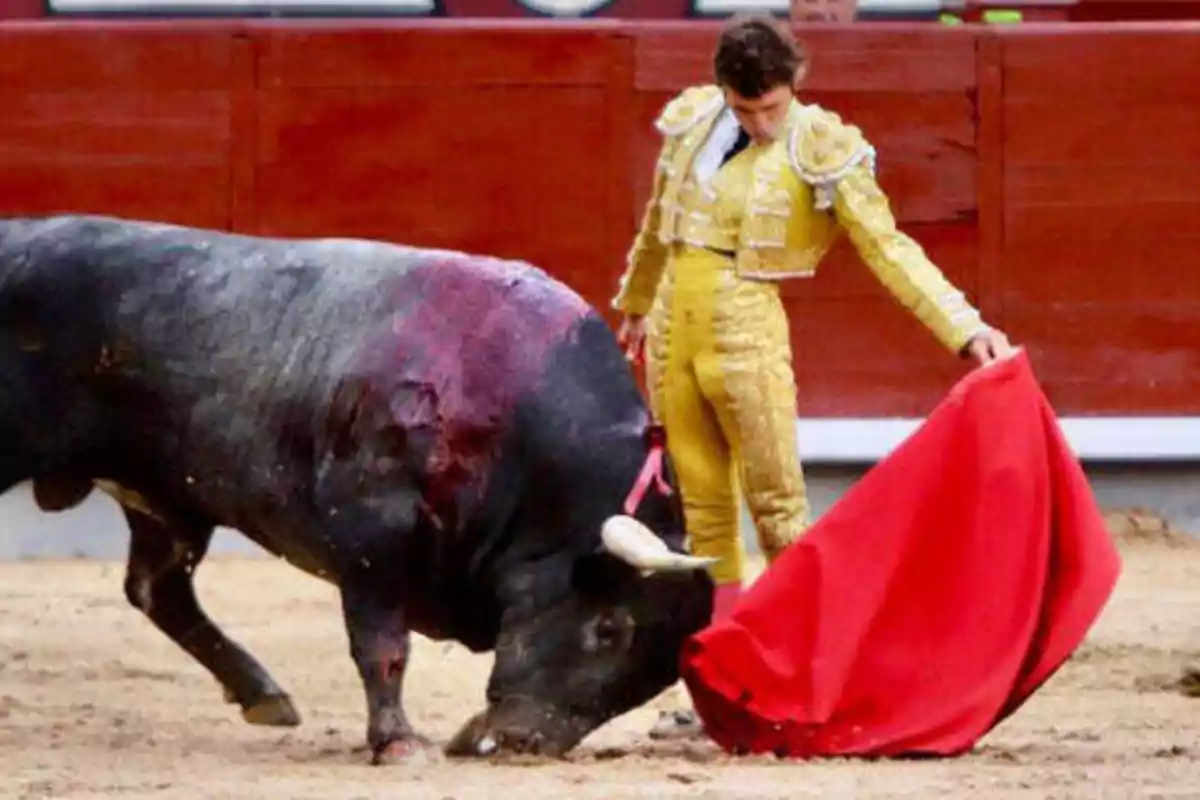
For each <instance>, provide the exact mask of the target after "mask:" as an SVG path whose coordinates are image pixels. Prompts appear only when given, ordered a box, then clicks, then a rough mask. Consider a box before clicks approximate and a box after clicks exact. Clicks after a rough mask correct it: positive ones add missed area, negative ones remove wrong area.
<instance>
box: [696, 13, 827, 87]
mask: <svg viewBox="0 0 1200 800" xmlns="http://www.w3.org/2000/svg"><path fill="white" fill-rule="evenodd" d="M806 60H807V55H806V54H805V52H804V48H803V46H802V45H800V43H799V42H797V41H796V40H795V38H794V37H793V36H792V34H791V32H790V31H789V30H788V29H787V28H786V27H785V26H784V25H783V24H782V23H779V22H777V21H776V20H775V18H774V17H771V16H769V15H762V14H753V15H744V16H743V15H739V16H735V17H734V18H733V19H731V20H730V22H729V24H728V25H726V26H725V29H724V30H723V31H721V35H720V38H718V39H717V49H716V52H715V53H714V54H713V73H714V77H715V78H716V80H717V83H718V84H720V85H721V86H723V87H725V88H728V89H732V90H733V91H735V92H737V93H738V94H740V95H741V96H742V97H746V98H750V99H753V98H756V97H761V96H762V95H764V94H766V93H767V92H769V91H771V90H772V89H774V88H776V87H778V86H791V85H792V81H793V79H794V78H795V76H796V71H797V70H798V69H799V68H800V67H801V66H802V65H803V64H804V63H805V61H806Z"/></svg>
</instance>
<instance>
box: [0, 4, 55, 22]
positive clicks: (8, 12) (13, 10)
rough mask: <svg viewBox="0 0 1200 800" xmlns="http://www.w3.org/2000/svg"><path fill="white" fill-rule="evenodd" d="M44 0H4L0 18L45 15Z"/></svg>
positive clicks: (0, 7)
mask: <svg viewBox="0 0 1200 800" xmlns="http://www.w3.org/2000/svg"><path fill="white" fill-rule="evenodd" d="M45 13H46V0H4V2H2V3H0V19H34V18H36V17H42V16H45Z"/></svg>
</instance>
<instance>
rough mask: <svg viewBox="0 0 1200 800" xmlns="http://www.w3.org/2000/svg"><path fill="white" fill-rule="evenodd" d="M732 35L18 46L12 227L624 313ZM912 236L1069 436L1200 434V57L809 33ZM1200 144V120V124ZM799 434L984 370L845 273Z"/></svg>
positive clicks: (1116, 42)
mask: <svg viewBox="0 0 1200 800" xmlns="http://www.w3.org/2000/svg"><path fill="white" fill-rule="evenodd" d="M712 31H713V27H712V25H710V24H704V23H655V24H638V25H634V24H632V23H621V22H617V21H609V22H599V21H596V22H592V23H565V22H544V23H539V22H519V23H510V24H506V25H496V24H494V23H487V22H485V21H473V22H451V21H422V22H404V21H398V22H394V23H383V24H371V23H358V22H355V23H349V22H321V21H308V22H297V21H275V22H238V21H228V22H200V21H196V22H189V23H179V22H173V23H170V24H137V23H119V22H88V23H82V22H74V23H61V24H60V23H42V24H37V25H21V26H15V25H14V26H10V27H7V28H6V27H4V26H0V52H3V53H5V58H4V59H0V95H2V96H3V97H4V98H5V100H4V103H5V113H4V114H3V115H2V116H0V213H37V212H49V211H59V210H85V211H100V212H108V213H117V214H123V215H128V216H136V217H148V218H154V219H164V220H171V221H177V222H184V223H189V224H195V225H207V226H214V227H222V228H230V229H235V230H241V231H247V232H255V233H264V234H287V235H308V234H312V235H327V234H334V235H342V236H347V235H349V236H370V237H378V238H384V239H390V240H395V241H402V242H408V243H413V244H422V245H432V246H441V247H455V248H464V249H470V250H480V251H486V252H490V253H498V254H502V255H509V256H518V257H522V258H527V259H530V260H532V261H535V262H538V263H539V264H542V265H544V266H545V267H547V268H548V269H550V270H551V271H553V272H554V273H556V274H557V275H559V276H560V277H562V278H563V279H564V280H566V281H568V282H569V283H570V284H571V285H573V286H574V287H576V288H577V289H578V290H580V291H581V292H582V293H583V294H584V295H585V296H587V297H588V299H589V300H591V301H593V302H594V303H596V304H597V305H600V306H602V307H606V306H607V302H608V299H609V297H610V296H611V294H612V292H613V290H614V288H615V285H616V280H617V277H618V275H619V272H620V270H621V267H622V261H623V257H624V253H625V250H626V248H627V247H628V244H629V241H630V238H631V237H632V235H633V233H634V226H635V223H636V220H637V218H638V216H639V215H640V212H641V204H642V203H643V202H644V199H645V194H646V191H647V188H648V180H649V169H650V165H651V163H652V161H653V158H654V153H655V146H656V139H655V136H654V133H653V131H652V129H651V127H650V122H651V120H652V118H653V116H654V114H655V113H656V112H657V110H658V109H659V107H660V106H661V104H662V102H663V101H664V100H665V99H667V98H668V97H669V96H670V95H671V94H672V93H673V92H674V91H675V90H677V89H678V88H680V87H682V86H684V85H686V84H688V83H691V82H693V81H702V80H705V79H706V78H707V71H708V56H709V49H710V47H711V36H712ZM804 35H805V39H806V41H807V43H808V44H809V45H810V47H811V49H812V50H813V53H814V59H815V66H814V69H813V72H812V75H811V80H810V82H809V89H808V91H809V99H812V100H816V101H817V102H821V103H823V104H826V105H828V106H829V107H832V108H835V109H837V110H838V111H841V112H842V113H843V114H844V115H845V116H847V117H848V118H850V119H852V120H853V121H854V122H856V123H857V124H859V125H861V126H862V127H863V128H864V130H865V131H866V132H867V134H868V135H869V136H870V137H871V139H872V140H873V141H874V142H875V144H876V145H877V147H878V149H879V153H880V171H881V181H882V183H883V185H884V187H885V189H886V190H887V191H888V192H889V193H890V194H891V196H892V198H893V202H894V208H895V210H896V213H897V215H898V217H899V219H900V220H901V224H902V225H903V227H904V228H905V230H907V231H908V232H910V233H911V234H913V235H914V236H915V237H916V238H917V239H918V240H919V241H920V242H922V243H923V244H924V245H925V246H926V248H927V250H928V251H929V252H930V254H931V255H932V256H933V258H934V260H935V261H936V262H937V263H938V264H939V265H940V266H942V268H943V269H944V270H945V271H946V272H947V274H948V275H949V276H950V277H951V278H952V279H953V280H954V281H955V282H956V283H958V284H959V285H960V286H962V287H963V288H964V289H965V290H966V291H968V292H969V293H970V294H971V295H972V297H973V298H975V300H976V301H977V302H978V303H979V304H980V305H981V306H982V308H983V309H984V311H985V313H986V314H987V315H988V316H990V317H991V318H993V319H995V320H996V321H998V322H1000V323H1001V324H1003V325H1004V326H1006V327H1007V328H1008V329H1009V330H1010V332H1011V334H1012V335H1013V337H1014V338H1015V339H1017V340H1018V341H1019V342H1021V343H1024V344H1026V345H1027V346H1028V347H1029V349H1030V351H1031V353H1032V354H1033V356H1034V358H1035V361H1036V363H1037V365H1038V367H1039V370H1040V372H1041V374H1042V377H1043V380H1044V381H1045V385H1046V387H1047V390H1048V392H1049V393H1050V394H1051V399H1052V400H1053V401H1054V402H1055V403H1056V404H1057V405H1058V407H1059V409H1060V411H1062V412H1063V413H1096V412H1099V413H1150V412H1161V413H1198V412H1200V355H1198V354H1200V303H1197V302H1195V301H1194V300H1193V299H1192V298H1194V297H1196V296H1198V293H1197V290H1198V289H1200V278H1197V275H1198V274H1200V273H1197V271H1196V269H1195V266H1194V257H1193V256H1192V254H1191V250H1190V245H1191V242H1192V241H1193V240H1192V239H1189V238H1188V237H1189V236H1194V233H1193V232H1194V231H1195V230H1196V229H1197V225H1196V223H1197V221H1200V198H1198V196H1197V194H1196V190H1195V187H1196V186H1197V185H1200V180H1198V179H1200V129H1198V128H1197V127H1196V126H1195V125H1194V124H1190V123H1189V119H1190V118H1189V117H1188V114H1189V113H1192V112H1190V111H1189V109H1194V108H1196V107H1197V101H1198V100H1200V88H1198V87H1200V80H1197V79H1198V78H1200V61H1197V59H1196V56H1195V53H1197V52H1200V30H1197V29H1193V28H1187V27H1185V28H1182V29H1180V28H1178V27H1170V26H1167V25H1139V26H1135V27H1133V28H1131V29H1125V28H1121V27H1119V26H1106V27H1104V28H1099V27H1092V26H1088V27H1087V28H1082V29H1081V27H1080V26H1077V25H1076V26H1072V25H1069V24H1067V25H1061V26H1019V27H1013V28H1010V27H1007V26H1003V27H1002V26H994V27H991V26H989V27H985V28H977V27H973V26H958V27H942V26H936V25H934V26H923V25H907V24H897V23H887V24H879V25H871V24H857V25H851V26H821V27H813V28H811V29H808V30H805V31H804ZM1193 116H1194V114H1193ZM785 293H786V296H787V299H788V304H789V308H790V310H791V316H792V320H793V332H794V334H793V335H794V343H795V347H796V371H797V375H798V382H799V386H800V397H801V400H800V405H801V408H800V411H801V412H802V413H804V414H817V415H833V416H842V415H852V414H869V415H912V414H921V413H925V412H927V411H928V410H929V408H930V406H931V405H932V404H933V403H934V402H936V401H937V400H938V399H940V397H941V396H942V395H943V394H944V392H945V390H946V389H947V388H948V386H949V384H950V382H951V381H953V380H954V379H955V377H957V376H958V375H959V374H961V372H962V370H963V368H964V367H963V365H962V364H960V363H957V362H955V361H954V360H953V359H951V358H950V357H949V356H948V355H946V354H945V353H943V352H942V351H941V350H940V349H939V347H938V346H937V345H936V344H935V343H934V342H933V340H932V338H931V337H930V336H929V335H928V334H927V333H926V332H925V331H924V329H923V328H921V327H920V326H919V325H918V324H917V323H916V322H915V321H913V320H912V319H910V318H909V316H908V315H907V312H905V311H904V310H903V309H902V308H900V307H899V306H898V305H897V304H896V303H894V301H892V300H891V299H890V298H889V297H888V296H887V295H886V294H885V293H884V292H883V290H882V289H880V288H879V286H878V285H877V284H876V283H875V281H874V280H873V278H872V277H871V275H870V273H869V272H868V271H867V270H866V268H865V267H864V266H863V265H862V264H861V263H860V262H859V261H858V259H857V257H856V256H855V255H854V254H853V253H852V252H851V251H850V250H849V248H847V247H840V248H839V249H838V250H837V251H836V252H835V253H834V254H833V257H831V258H830V259H829V260H828V261H827V262H826V263H825V264H824V265H823V266H822V269H821V274H820V276H819V277H818V278H817V279H816V280H813V281H808V282H796V283H792V284H788V285H787V288H786V291H785Z"/></svg>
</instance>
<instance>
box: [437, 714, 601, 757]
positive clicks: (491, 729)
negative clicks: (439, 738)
mask: <svg viewBox="0 0 1200 800" xmlns="http://www.w3.org/2000/svg"><path fill="white" fill-rule="evenodd" d="M489 716H490V715H489V713H488V712H486V711H485V712H483V713H480V714H477V715H476V716H474V717H472V718H471V719H470V720H469V721H468V722H467V724H465V725H463V726H462V728H461V729H459V731H458V733H456V734H455V735H454V736H453V738H451V739H450V742H449V743H448V744H447V745H446V748H445V752H446V755H448V756H451V757H455V758H490V757H492V756H500V755H506V754H508V755H531V756H546V757H549V758H558V757H560V756H562V755H563V754H565V753H566V752H567V751H568V750H570V749H571V748H572V747H574V746H575V744H576V742H577V740H578V737H577V736H575V735H572V734H569V733H568V730H569V727H570V726H568V725H562V724H556V722H555V721H554V720H553V719H547V722H548V723H549V725H547V728H548V729H544V730H538V729H535V728H534V727H532V726H529V725H517V724H512V723H509V724H505V723H503V722H499V721H497V722H495V723H493V722H491V721H490V720H489Z"/></svg>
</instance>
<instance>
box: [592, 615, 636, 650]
mask: <svg viewBox="0 0 1200 800" xmlns="http://www.w3.org/2000/svg"><path fill="white" fill-rule="evenodd" d="M631 633H632V631H631V630H630V628H629V626H628V625H624V624H622V620H621V619H619V618H617V617H615V616H611V615H609V614H601V615H600V616H597V617H594V618H593V619H591V620H590V621H589V622H588V624H587V625H586V626H584V630H583V646H584V648H585V649H587V650H590V651H592V652H598V651H601V650H609V649H613V648H622V647H625V646H626V645H627V644H628V640H629V638H630V635H631Z"/></svg>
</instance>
